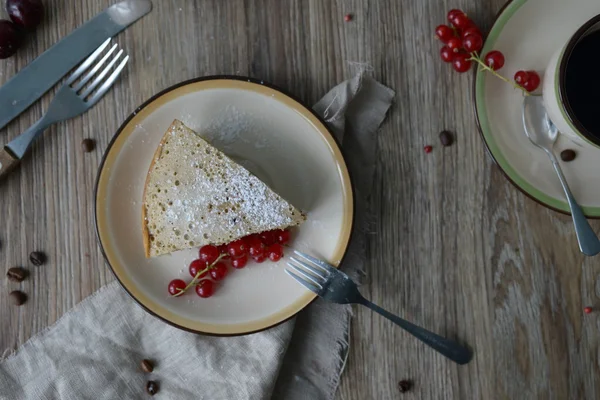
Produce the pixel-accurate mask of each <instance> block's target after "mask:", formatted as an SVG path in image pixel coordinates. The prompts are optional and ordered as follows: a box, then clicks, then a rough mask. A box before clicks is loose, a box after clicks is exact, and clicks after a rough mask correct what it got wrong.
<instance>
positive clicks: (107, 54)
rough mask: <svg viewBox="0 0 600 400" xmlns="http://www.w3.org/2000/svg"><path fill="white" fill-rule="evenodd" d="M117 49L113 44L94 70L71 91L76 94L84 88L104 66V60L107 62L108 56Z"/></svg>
mask: <svg viewBox="0 0 600 400" xmlns="http://www.w3.org/2000/svg"><path fill="white" fill-rule="evenodd" d="M117 47H119V45H118V44H116V43H115V44H113V46H112V47H111V48H110V50H108V52H107V53H106V54H105V55H104V57H102V59H101V60H100V61H98V62H97V63H96V65H94V68H92V70H91V71H90V72H88V73H87V75H86V76H84V77H83V79H82V80H81V82H79V83H78V84H77V86H75V87H74V88H73V90H75V91H76V92H78V91H79V90H80V89H81V88H82V87H84V86H85V84H86V83H88V82H89V80H90V79H92V78H93V77H94V75H96V72H98V70H99V69H100V68H101V67H102V66H103V65H104V63H105V62H106V60H108V57H110V55H111V54H112V53H114V52H115V50H116V49H117Z"/></svg>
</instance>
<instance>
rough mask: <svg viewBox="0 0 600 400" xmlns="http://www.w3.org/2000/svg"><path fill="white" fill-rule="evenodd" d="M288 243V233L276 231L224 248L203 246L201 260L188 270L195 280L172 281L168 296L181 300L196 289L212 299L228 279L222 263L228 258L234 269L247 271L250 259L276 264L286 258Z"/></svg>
mask: <svg viewBox="0 0 600 400" xmlns="http://www.w3.org/2000/svg"><path fill="white" fill-rule="evenodd" d="M289 241H290V232H289V231H288V230H274V231H268V232H262V233H261V234H258V235H250V236H246V237H244V238H242V239H238V240H236V241H234V242H231V243H228V244H224V245H221V246H213V245H206V246H202V247H201V248H200V251H199V252H198V259H196V260H194V261H192V262H191V263H190V265H189V267H188V270H189V273H190V275H191V276H192V281H191V282H189V283H186V282H185V281H183V280H181V279H173V280H172V281H171V282H169V286H168V291H169V294H170V295H171V296H173V297H178V296H181V295H182V294H183V293H185V292H186V291H187V290H188V289H189V288H191V287H192V286H194V287H195V291H196V294H197V295H198V296H200V297H202V298H207V297H211V296H212V295H213V294H214V293H215V286H216V282H219V281H222V280H223V279H225V277H226V276H227V275H228V273H229V270H228V268H227V264H226V263H225V262H223V261H221V260H225V259H229V260H230V264H231V267H233V268H235V269H242V268H244V267H245V266H246V264H247V263H248V260H249V258H252V259H253V260H254V262H256V263H262V262H264V261H265V260H266V259H267V258H268V259H269V260H271V261H273V262H277V261H279V260H280V259H281V258H282V257H283V246H284V245H286V244H287V243H288V242H289Z"/></svg>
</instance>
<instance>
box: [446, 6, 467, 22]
mask: <svg viewBox="0 0 600 400" xmlns="http://www.w3.org/2000/svg"><path fill="white" fill-rule="evenodd" d="M460 14H464V12H463V11H462V10H457V9H452V10H450V11H448V22H450V23H452V20H453V19H454V17H456V16H457V15H460Z"/></svg>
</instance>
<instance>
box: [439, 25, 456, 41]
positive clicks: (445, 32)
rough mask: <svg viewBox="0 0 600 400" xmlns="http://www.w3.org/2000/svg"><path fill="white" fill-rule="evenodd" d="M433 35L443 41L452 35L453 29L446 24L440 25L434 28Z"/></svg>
mask: <svg viewBox="0 0 600 400" xmlns="http://www.w3.org/2000/svg"><path fill="white" fill-rule="evenodd" d="M435 37H436V38H437V39H439V40H441V41H442V42H444V43H448V40H450V39H452V38H453V37H454V31H453V30H452V28H450V27H449V26H448V25H440V26H438V27H437V28H435Z"/></svg>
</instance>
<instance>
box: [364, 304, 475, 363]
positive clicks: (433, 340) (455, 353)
mask: <svg viewBox="0 0 600 400" xmlns="http://www.w3.org/2000/svg"><path fill="white" fill-rule="evenodd" d="M360 304H362V305H364V306H366V307H369V308H370V309H371V310H373V311H375V312H376V313H378V314H380V315H382V316H384V317H386V318H387V319H389V320H390V321H392V322H394V323H395V324H396V325H398V326H400V327H401V328H402V329H404V330H405V331H407V332H408V333H410V334H411V335H413V336H414V337H416V338H417V339H419V340H420V341H422V342H423V343H425V344H426V345H428V346H429V347H432V348H433V349H435V350H437V351H438V352H439V353H441V354H443V355H444V356H446V357H448V358H449V359H451V360H452V361H454V362H455V363H457V364H461V365H462V364H466V363H468V362H469V361H471V358H472V357H473V353H472V352H471V350H470V349H468V348H467V347H465V346H462V345H460V344H458V343H456V342H455V341H453V340H450V339H446V338H444V337H442V336H439V335H437V334H435V333H433V332H430V331H428V330H427V329H424V328H421V327H420V326H417V325H415V324H412V323H410V322H408V321H407V320H405V319H402V318H400V317H398V316H397V315H394V314H392V313H391V312H388V311H386V310H384V309H383V308H381V307H379V306H378V305H376V304H374V303H371V302H370V301H369V300H367V299H365V298H362V299H361V301H360Z"/></svg>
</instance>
